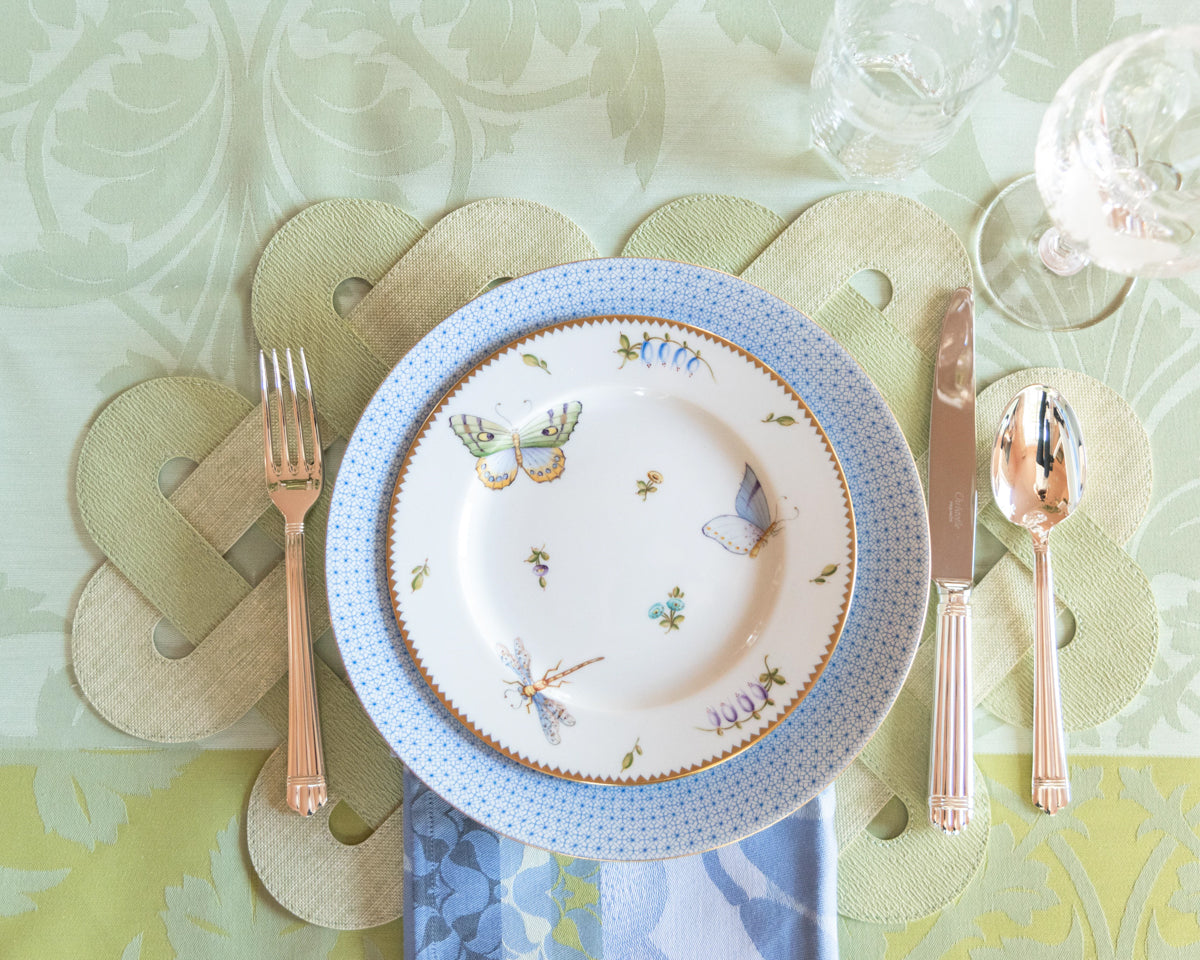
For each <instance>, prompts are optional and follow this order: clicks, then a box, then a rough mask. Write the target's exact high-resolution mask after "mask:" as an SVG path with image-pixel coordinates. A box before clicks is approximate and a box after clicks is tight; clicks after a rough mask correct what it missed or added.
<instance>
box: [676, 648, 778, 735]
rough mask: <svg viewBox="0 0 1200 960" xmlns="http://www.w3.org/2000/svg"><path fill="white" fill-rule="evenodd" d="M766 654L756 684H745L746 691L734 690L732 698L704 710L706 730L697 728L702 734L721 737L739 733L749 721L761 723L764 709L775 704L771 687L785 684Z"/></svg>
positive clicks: (748, 682) (753, 682) (750, 681)
mask: <svg viewBox="0 0 1200 960" xmlns="http://www.w3.org/2000/svg"><path fill="white" fill-rule="evenodd" d="M769 656H770V654H768V655H767V656H766V657H763V668H764V669H763V672H762V673H760V674H759V675H758V680H747V681H746V689H745V690H738V691H737V692H736V693H734V695H733V696H731V697H729V698H728V699H726V700H722V701H721V702H720V703H719V704H718V705H717V706H715V707H709V708H708V709H707V710H706V714H707V716H708V722H709V723H710V724H712V726H709V727H698V728H697V729H699V730H703V731H705V732H706V733H715V734H716V735H717V736H718V737H723V736H724V735H725V731H726V730H740V729H741V728H742V724H743V723H747V722H749V721H750V720H759V721H760V720H762V712H763V710H764V709H765V708H766V707H773V706H775V700H774V699H773V698H772V697H771V693H770V691H771V690H772V689H773V688H774V687H782V686H783V685H784V684H786V683H787V681H786V680H785V679H784V678H783V677H781V676H780V675H779V670H778V668H776V667H773V666H771V664H770V663H769V662H768V659H767V658H768V657H769Z"/></svg>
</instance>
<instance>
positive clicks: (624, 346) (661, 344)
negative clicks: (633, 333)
mask: <svg viewBox="0 0 1200 960" xmlns="http://www.w3.org/2000/svg"><path fill="white" fill-rule="evenodd" d="M620 342H621V345H620V346H619V347H617V349H616V350H615V351H613V352H614V353H616V354H617V356H619V357H620V358H621V366H620V367H618V368H617V369H618V370H623V369H624V368H625V364H627V363H628V362H629V361H630V360H641V361H642V363H644V364H645V365H646V366H647V367H651V366H653V365H654V364H655V363H657V364H658V365H659V366H662V367H671V368H672V369H674V370H686V371H687V375H688V376H689V377H692V376H695V375H696V372H697V371H698V370H699V369H700V367H701V366H704V367H705V368H706V369H707V370H708V373H709V376H711V377H712V378H713V379H714V380H716V379H717V375H716V374H715V373H713V368H712V367H711V366H710V365H709V362H708V361H707V360H705V359H704V358H703V357H701V356H700V351H699V350H697V349H695V348H694V347H689V346H688V345H687V341H684V342H682V343H681V342H680V341H678V340H672V339H671V335H670V334H669V333H666V334H663V335H662V336H661V337H652V336H650V334H649V333H646V332H645V331H643V332H642V342H641V343H639V344H637V345H636V346H635V345H634V343H633V341H632V340H630V339H629V337H628V336H627V335H625V334H621V340H620Z"/></svg>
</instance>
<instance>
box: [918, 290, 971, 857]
mask: <svg viewBox="0 0 1200 960" xmlns="http://www.w3.org/2000/svg"><path fill="white" fill-rule="evenodd" d="M929 541H930V547H931V551H932V557H933V582H934V583H935V584H936V585H937V592H938V611H937V612H938V620H937V667H936V682H935V685H934V698H933V733H932V747H931V751H930V758H929V818H930V819H931V820H932V821H933V823H934V825H935V826H937V827H941V829H942V830H944V831H946V832H947V833H958V832H959V831H960V830H961V829H963V828H964V827H965V826H966V825H967V823H968V822H970V819H971V812H972V805H973V801H974V793H975V791H974V785H975V765H974V762H973V758H972V752H973V751H972V748H971V741H972V737H973V729H972V722H971V712H972V710H973V709H974V706H975V701H974V698H973V696H972V684H971V587H972V585H973V583H974V577H975V573H974V566H975V302H974V300H973V298H972V296H971V291H970V290H969V289H967V288H966V287H960V288H959V289H958V290H955V291H954V293H953V294H952V295H951V297H950V306H949V307H948V308H947V310H946V317H945V319H944V320H943V321H942V338H941V342H940V343H939V344H938V352H937V366H936V367H935V370H934V381H933V400H932V403H931V408H930V417H929Z"/></svg>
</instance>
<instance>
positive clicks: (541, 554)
mask: <svg viewBox="0 0 1200 960" xmlns="http://www.w3.org/2000/svg"><path fill="white" fill-rule="evenodd" d="M529 551H530V553H529V556H528V557H527V558H526V559H525V562H526V563H532V564H533V575H534V576H535V577H537V582H538V586H539V587H541V588H542V589H543V590H545V589H546V574H548V573H549V572H550V568H549V567H548V566H547V565H546V561H547V560H549V559H550V554H548V553H547V552H546V545H545V544H544V543H543V544H542V545H541V546H540V547H530V548H529Z"/></svg>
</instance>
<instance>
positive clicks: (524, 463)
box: [450, 400, 583, 490]
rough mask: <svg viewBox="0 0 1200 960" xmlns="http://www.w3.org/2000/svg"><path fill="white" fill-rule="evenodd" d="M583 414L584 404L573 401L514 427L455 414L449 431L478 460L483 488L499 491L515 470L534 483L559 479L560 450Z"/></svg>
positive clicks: (561, 467)
mask: <svg viewBox="0 0 1200 960" xmlns="http://www.w3.org/2000/svg"><path fill="white" fill-rule="evenodd" d="M582 412H583V404H582V403H580V402H579V401H578V400H572V401H570V402H569V403H563V404H558V405H557V406H554V407H550V408H549V409H547V410H543V411H539V412H538V413H536V414H534V415H533V416H531V417H529V418H528V419H527V420H525V421H523V422H522V423H520V424H519V425H517V426H515V427H514V426H512V425H511V424H510V425H509V426H507V427H503V426H501V425H500V424H498V423H495V422H494V421H492V420H485V419H484V418H483V417H477V416H474V415H473V414H467V413H456V414H454V415H453V416H451V417H450V429H452V430H453V431H454V432H455V433H456V434H457V435H458V438H459V439H460V440H461V441H462V442H463V445H464V446H465V447H466V448H467V449H468V450H470V451H471V453H472V454H473V455H474V456H476V457H478V458H479V459H478V461H477V462H476V464H475V473H476V474H478V475H479V479H480V480H481V481H482V482H483V484H484V486H486V487H491V488H492V489H493V490H499V489H500V488H502V487H507V486H508V485H509V484H510V483H512V482H513V481H514V480H515V479H517V469H518V468H520V469H521V470H524V471H525V472H526V473H527V474H528V475H529V478H530V479H531V480H533V481H534V482H536V483H549V482H550V481H551V480H556V479H558V478H559V477H560V476H562V472H563V470H565V469H566V465H567V455H566V454H565V453H563V452H562V450H560V449H559V448H560V447H561V446H562V445H563V444H564V443H566V442H567V440H568V438H570V436H571V431H572V430H574V429H575V424H576V423H578V422H579V414H581V413H582Z"/></svg>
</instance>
